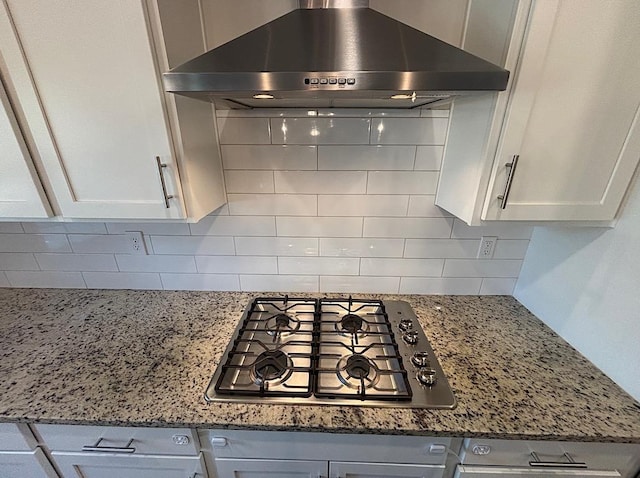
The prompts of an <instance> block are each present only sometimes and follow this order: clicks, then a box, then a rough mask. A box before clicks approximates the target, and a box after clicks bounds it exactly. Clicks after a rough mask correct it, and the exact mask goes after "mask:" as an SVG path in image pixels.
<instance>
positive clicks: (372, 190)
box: [367, 171, 439, 194]
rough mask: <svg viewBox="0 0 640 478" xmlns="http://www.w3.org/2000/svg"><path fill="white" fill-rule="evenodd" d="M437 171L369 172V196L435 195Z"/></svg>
mask: <svg viewBox="0 0 640 478" xmlns="http://www.w3.org/2000/svg"><path fill="white" fill-rule="evenodd" d="M438 174H439V173H438V172H437V171H369V175H368V182H367V193H368V194H435V193H436V189H437V188H438Z"/></svg>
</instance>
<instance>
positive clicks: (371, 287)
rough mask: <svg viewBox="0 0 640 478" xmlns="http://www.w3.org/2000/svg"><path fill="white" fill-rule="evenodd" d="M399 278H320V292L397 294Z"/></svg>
mask: <svg viewBox="0 0 640 478" xmlns="http://www.w3.org/2000/svg"><path fill="white" fill-rule="evenodd" d="M399 284H400V278H399V277H360V276H320V292H344V293H345V294H357V293H361V294H368V293H378V294H397V293H398V286H399Z"/></svg>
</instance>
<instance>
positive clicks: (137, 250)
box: [126, 231, 147, 254]
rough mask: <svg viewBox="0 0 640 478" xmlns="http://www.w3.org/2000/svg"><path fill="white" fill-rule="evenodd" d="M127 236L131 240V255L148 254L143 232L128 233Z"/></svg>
mask: <svg viewBox="0 0 640 478" xmlns="http://www.w3.org/2000/svg"><path fill="white" fill-rule="evenodd" d="M126 235H127V239H128V240H129V253H131V254H147V245H146V244H145V243H144V236H143V235H142V231H127V232H126Z"/></svg>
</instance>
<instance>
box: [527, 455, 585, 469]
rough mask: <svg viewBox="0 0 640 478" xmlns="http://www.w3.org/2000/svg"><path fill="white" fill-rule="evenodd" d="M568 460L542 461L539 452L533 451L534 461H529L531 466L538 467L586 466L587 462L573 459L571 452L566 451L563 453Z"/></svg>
mask: <svg viewBox="0 0 640 478" xmlns="http://www.w3.org/2000/svg"><path fill="white" fill-rule="evenodd" d="M562 456H563V457H564V458H566V459H567V461H541V460H540V458H539V457H538V454H537V453H536V452H535V451H532V452H531V457H532V458H533V460H532V461H530V462H529V466H533V467H538V468H586V467H587V464H586V463H584V462H577V461H575V460H574V459H573V457H572V456H571V455H569V453H567V452H565V453H564V454H563V455H562Z"/></svg>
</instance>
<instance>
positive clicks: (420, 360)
mask: <svg viewBox="0 0 640 478" xmlns="http://www.w3.org/2000/svg"><path fill="white" fill-rule="evenodd" d="M411 363H412V364H413V365H415V366H416V367H420V368H422V367H429V365H430V364H429V353H428V352H416V353H414V354H413V357H411Z"/></svg>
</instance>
